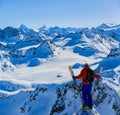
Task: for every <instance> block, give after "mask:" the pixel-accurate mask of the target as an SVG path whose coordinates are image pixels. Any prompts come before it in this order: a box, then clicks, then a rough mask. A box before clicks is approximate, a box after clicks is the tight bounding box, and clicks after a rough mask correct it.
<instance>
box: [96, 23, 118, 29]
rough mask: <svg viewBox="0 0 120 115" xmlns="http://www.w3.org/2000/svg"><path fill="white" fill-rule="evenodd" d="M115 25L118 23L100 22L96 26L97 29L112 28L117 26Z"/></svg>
mask: <svg viewBox="0 0 120 115" xmlns="http://www.w3.org/2000/svg"><path fill="white" fill-rule="evenodd" d="M117 26H119V25H117V24H114V23H102V24H101V25H100V26H98V27H97V28H99V29H107V28H113V27H117Z"/></svg>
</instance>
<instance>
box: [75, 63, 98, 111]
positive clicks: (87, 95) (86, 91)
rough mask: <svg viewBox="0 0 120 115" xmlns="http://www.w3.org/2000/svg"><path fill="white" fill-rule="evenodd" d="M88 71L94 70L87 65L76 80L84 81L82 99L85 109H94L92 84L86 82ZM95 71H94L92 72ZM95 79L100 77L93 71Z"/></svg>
mask: <svg viewBox="0 0 120 115" xmlns="http://www.w3.org/2000/svg"><path fill="white" fill-rule="evenodd" d="M87 70H92V69H91V68H90V67H89V65H88V64H87V63H86V64H85V65H84V68H83V69H82V70H81V72H80V74H79V75H77V76H75V78H76V79H80V78H81V79H82V99H83V106H82V108H83V109H89V108H90V109H92V107H93V103H92V94H91V91H92V83H89V82H88V81H86V80H85V78H86V76H87ZM92 71H93V70H92ZM93 76H94V78H99V75H98V74H96V73H95V72H94V71H93Z"/></svg>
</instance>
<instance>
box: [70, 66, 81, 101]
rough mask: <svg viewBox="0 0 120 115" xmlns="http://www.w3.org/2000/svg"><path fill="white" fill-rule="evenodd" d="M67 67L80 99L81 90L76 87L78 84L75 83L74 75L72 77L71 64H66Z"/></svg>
mask: <svg viewBox="0 0 120 115" xmlns="http://www.w3.org/2000/svg"><path fill="white" fill-rule="evenodd" d="M68 69H69V72H70V74H71V76H72V79H73V82H74V87H75V88H76V90H77V91H78V94H79V96H80V99H81V91H80V89H79V87H78V84H77V81H76V79H75V77H74V72H73V69H72V66H68Z"/></svg>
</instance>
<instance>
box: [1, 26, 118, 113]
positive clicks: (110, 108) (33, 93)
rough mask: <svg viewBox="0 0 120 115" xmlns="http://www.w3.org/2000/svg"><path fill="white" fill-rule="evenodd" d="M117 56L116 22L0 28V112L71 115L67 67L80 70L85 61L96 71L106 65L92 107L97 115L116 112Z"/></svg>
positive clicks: (72, 96)
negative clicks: (73, 25)
mask: <svg viewBox="0 0 120 115" xmlns="http://www.w3.org/2000/svg"><path fill="white" fill-rule="evenodd" d="M119 60H120V25H115V24H102V25H100V26H98V27H96V28H91V29H89V28H70V27H69V28H59V27H52V28H47V27H46V26H43V27H40V28H39V29H38V30H33V29H30V28H27V27H26V26H25V25H21V26H20V27H19V28H13V27H6V28H4V29H3V30H1V29H0V76H1V77H0V107H1V109H0V114H1V115H7V114H8V111H9V113H10V114H11V115H16V114H17V115H72V114H73V113H74V88H73V82H72V79H71V76H70V73H69V71H68V69H67V68H68V65H71V66H73V69H74V72H75V74H79V71H80V70H81V69H82V67H83V65H84V63H89V65H90V67H91V68H92V69H94V70H95V72H97V71H98V68H99V66H101V65H102V66H103V67H104V70H103V72H102V74H101V82H100V84H99V87H98V89H97V91H96V93H95V96H94V99H93V100H94V109H95V110H96V111H97V113H99V114H100V115H107V114H109V115H119V114H120V103H119V102H120V90H119V89H120V61H119ZM80 83H81V80H79V81H78V84H79V86H80ZM75 94H76V106H77V107H79V106H81V103H80V99H79V96H78V93H77V91H75ZM6 110H7V111H6Z"/></svg>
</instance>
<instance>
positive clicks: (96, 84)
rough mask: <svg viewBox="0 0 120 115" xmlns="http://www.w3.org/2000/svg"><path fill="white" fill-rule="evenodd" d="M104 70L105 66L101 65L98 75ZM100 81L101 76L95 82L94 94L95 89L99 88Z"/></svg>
mask: <svg viewBox="0 0 120 115" xmlns="http://www.w3.org/2000/svg"><path fill="white" fill-rule="evenodd" d="M102 70H103V66H100V68H99V70H98V75H99V76H100V74H101V72H102ZM99 81H100V77H99V78H98V79H97V80H96V82H95V86H94V89H93V93H92V96H93V95H94V93H95V91H96V90H97V88H98V84H99Z"/></svg>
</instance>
